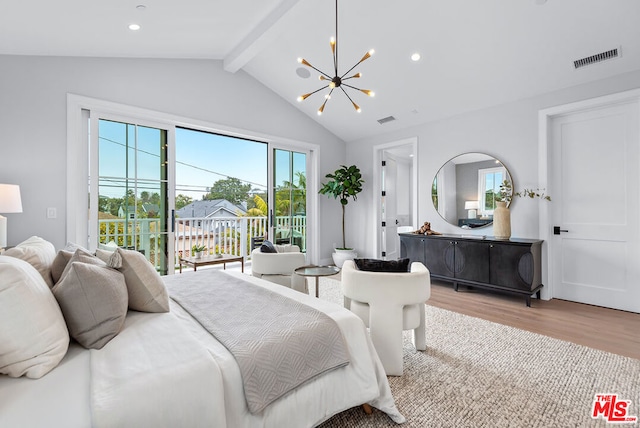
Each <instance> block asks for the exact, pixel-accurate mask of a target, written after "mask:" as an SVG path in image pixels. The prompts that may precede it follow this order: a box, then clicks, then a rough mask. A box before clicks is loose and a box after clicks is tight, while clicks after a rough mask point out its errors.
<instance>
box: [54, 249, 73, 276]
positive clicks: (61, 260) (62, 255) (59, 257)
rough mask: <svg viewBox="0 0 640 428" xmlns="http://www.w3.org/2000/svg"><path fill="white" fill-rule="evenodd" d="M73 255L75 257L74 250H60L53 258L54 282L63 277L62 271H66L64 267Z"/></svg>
mask: <svg viewBox="0 0 640 428" xmlns="http://www.w3.org/2000/svg"><path fill="white" fill-rule="evenodd" d="M71 257H73V252H72V251H67V250H60V251H58V254H56V258H55V259H53V263H52V264H51V278H52V279H53V283H54V284H56V283H57V282H58V281H60V278H62V272H64V268H66V267H67V265H68V264H69V260H71Z"/></svg>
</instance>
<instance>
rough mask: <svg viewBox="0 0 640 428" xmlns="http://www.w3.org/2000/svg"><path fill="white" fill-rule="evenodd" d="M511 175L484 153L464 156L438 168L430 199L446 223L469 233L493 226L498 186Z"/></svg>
mask: <svg viewBox="0 0 640 428" xmlns="http://www.w3.org/2000/svg"><path fill="white" fill-rule="evenodd" d="M505 180H508V181H509V182H511V184H512V185H513V180H512V179H511V174H510V173H509V170H507V168H506V167H505V166H504V164H503V163H502V162H500V160H498V159H496V158H494V157H493V156H491V155H487V154H484V153H465V154H462V155H459V156H456V157H454V158H453V159H451V160H449V161H448V162H447V163H445V164H444V165H442V167H441V168H440V170H438V173H437V174H436V176H435V177H434V179H433V184H432V186H431V199H432V201H433V206H434V208H435V209H436V211H438V214H440V216H441V217H442V218H443V219H445V220H446V221H447V223H449V224H451V225H453V226H458V227H462V228H464V229H473V228H478V227H485V226H488V225H490V224H491V223H493V210H494V209H495V206H496V195H497V194H498V193H499V192H500V184H502V182H504V181H505Z"/></svg>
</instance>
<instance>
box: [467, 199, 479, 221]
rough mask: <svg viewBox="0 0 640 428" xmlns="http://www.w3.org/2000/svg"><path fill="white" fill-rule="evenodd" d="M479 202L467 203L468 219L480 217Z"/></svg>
mask: <svg viewBox="0 0 640 428" xmlns="http://www.w3.org/2000/svg"><path fill="white" fill-rule="evenodd" d="M478 207H479V205H478V201H465V203H464V209H465V210H468V211H467V218H476V217H477V216H478V211H477V210H478Z"/></svg>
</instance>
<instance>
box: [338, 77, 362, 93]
mask: <svg viewBox="0 0 640 428" xmlns="http://www.w3.org/2000/svg"><path fill="white" fill-rule="evenodd" d="M345 80H347V79H345ZM342 86H347V87H349V88H351V89H355V90H356V91H362V89H360V88H356V87H355V86H351V85H347V84H346V83H344V81H343V83H342V85H340V87H342ZM343 91H344V89H343Z"/></svg>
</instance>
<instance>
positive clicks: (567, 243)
mask: <svg viewBox="0 0 640 428" xmlns="http://www.w3.org/2000/svg"><path fill="white" fill-rule="evenodd" d="M638 115H639V111H638V103H637V102H627V103H624V104H617V105H610V106H606V107H598V108H592V109H590V110H588V111H581V112H577V113H571V114H566V115H562V116H558V117H554V118H552V119H551V122H550V128H549V129H550V137H551V139H552V140H551V144H550V145H549V147H550V148H549V160H550V163H549V168H550V172H551V188H552V189H553V192H552V193H553V194H552V196H553V201H552V202H551V221H552V226H555V227H556V229H558V228H559V230H560V231H561V232H560V233H559V234H556V232H558V231H557V230H556V232H554V234H553V235H551V237H552V238H551V239H552V242H551V245H550V255H551V260H552V268H551V271H550V275H551V279H552V281H553V297H557V298H560V299H566V300H572V301H577V302H582V303H588V304H593V305H598V306H605V307H610V308H616V309H622V310H628V311H633V312H640V274H639V273H640V272H639V271H640V269H639V265H640V263H639V260H640V234H639V226H638V223H639V221H638V220H639V211H638V210H639V203H638V199H639V196H640V175H639V173H638V170H639V161H640V158H639V155H638V150H639V146H640V143H639V141H640V135H639V132H638V128H639V116H638Z"/></svg>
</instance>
